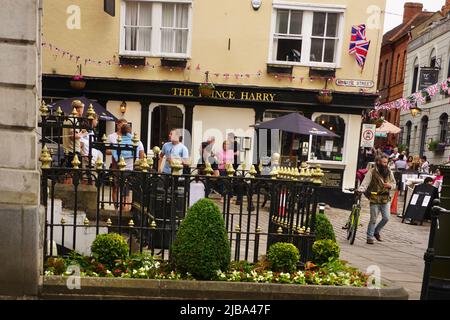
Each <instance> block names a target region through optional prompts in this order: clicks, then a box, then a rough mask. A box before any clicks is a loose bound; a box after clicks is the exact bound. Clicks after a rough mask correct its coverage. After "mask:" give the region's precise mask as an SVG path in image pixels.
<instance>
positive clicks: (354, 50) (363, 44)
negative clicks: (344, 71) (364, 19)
mask: <svg viewBox="0 0 450 320" xmlns="http://www.w3.org/2000/svg"><path fill="white" fill-rule="evenodd" d="M369 46H370V41H368V40H367V37H366V25H365V24H361V25H359V26H352V37H351V40H350V48H349V54H351V55H354V56H355V59H356V61H357V62H358V65H359V66H360V67H361V68H364V64H365V63H366V58H367V54H368V52H369Z"/></svg>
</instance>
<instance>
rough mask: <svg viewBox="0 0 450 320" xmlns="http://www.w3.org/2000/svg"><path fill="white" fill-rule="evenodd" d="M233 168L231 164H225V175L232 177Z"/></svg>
mask: <svg viewBox="0 0 450 320" xmlns="http://www.w3.org/2000/svg"><path fill="white" fill-rule="evenodd" d="M234 172H235V170H234V168H233V165H232V164H231V163H228V164H227V176H229V177H232V176H233V175H234Z"/></svg>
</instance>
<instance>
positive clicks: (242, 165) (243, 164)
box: [241, 162, 247, 171]
mask: <svg viewBox="0 0 450 320" xmlns="http://www.w3.org/2000/svg"><path fill="white" fill-rule="evenodd" d="M241 168H242V170H244V171H245V168H247V164H246V163H245V162H242V164H241Z"/></svg>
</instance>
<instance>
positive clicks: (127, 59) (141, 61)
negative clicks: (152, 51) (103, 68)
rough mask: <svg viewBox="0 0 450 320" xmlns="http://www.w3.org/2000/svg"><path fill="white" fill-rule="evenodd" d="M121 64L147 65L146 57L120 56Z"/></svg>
mask: <svg viewBox="0 0 450 320" xmlns="http://www.w3.org/2000/svg"><path fill="white" fill-rule="evenodd" d="M119 64H121V65H126V66H145V57H133V56H119Z"/></svg>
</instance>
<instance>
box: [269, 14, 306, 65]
mask: <svg viewBox="0 0 450 320" xmlns="http://www.w3.org/2000/svg"><path fill="white" fill-rule="evenodd" d="M302 23H303V11H299V10H277V19H276V29H275V34H274V37H273V42H274V45H273V48H274V56H275V57H276V60H277V61H295V62H300V57H301V51H302Z"/></svg>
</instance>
